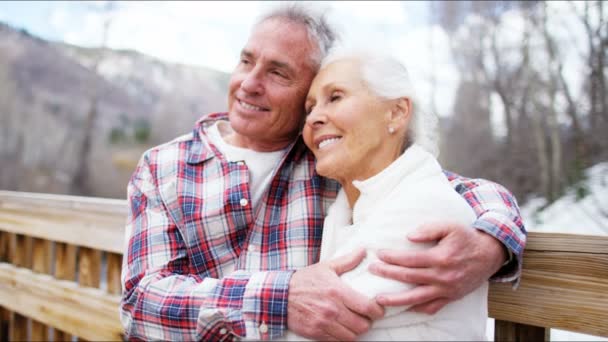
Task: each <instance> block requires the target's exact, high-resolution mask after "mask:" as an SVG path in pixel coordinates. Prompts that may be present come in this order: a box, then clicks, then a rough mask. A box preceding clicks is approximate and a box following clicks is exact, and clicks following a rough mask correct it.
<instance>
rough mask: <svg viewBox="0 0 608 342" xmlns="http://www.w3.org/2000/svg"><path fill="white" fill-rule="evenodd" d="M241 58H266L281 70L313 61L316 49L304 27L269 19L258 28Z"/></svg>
mask: <svg viewBox="0 0 608 342" xmlns="http://www.w3.org/2000/svg"><path fill="white" fill-rule="evenodd" d="M241 56H243V57H249V58H254V59H258V58H264V59H265V60H267V61H268V62H269V63H271V64H273V65H275V66H277V67H289V68H296V67H297V66H298V65H297V64H300V62H303V63H305V64H308V63H309V61H311V60H312V56H313V49H312V46H311V43H310V38H309V37H308V32H307V31H306V28H305V27H304V25H302V24H298V23H291V22H287V21H285V20H278V19H268V20H266V21H263V22H261V23H259V24H258V25H256V26H255V27H254V29H253V31H252V32H251V35H250V36H249V40H248V41H247V43H246V44H245V46H244V47H243V49H242V50H241Z"/></svg>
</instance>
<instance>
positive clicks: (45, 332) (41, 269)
mask: <svg viewBox="0 0 608 342" xmlns="http://www.w3.org/2000/svg"><path fill="white" fill-rule="evenodd" d="M51 248H52V245H51V241H48V240H43V239H38V238H34V239H33V245H32V270H33V271H34V272H38V273H45V274H49V273H51V259H52V255H51ZM31 340H32V341H48V340H49V327H48V326H46V325H44V324H42V323H40V322H37V321H35V320H32V337H31Z"/></svg>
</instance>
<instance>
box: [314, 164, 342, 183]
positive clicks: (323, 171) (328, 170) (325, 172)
mask: <svg viewBox="0 0 608 342" xmlns="http://www.w3.org/2000/svg"><path fill="white" fill-rule="evenodd" d="M316 170H317V173H318V174H319V175H320V176H323V177H325V178H331V179H333V180H337V181H339V180H340V179H339V178H340V175H339V173H338V172H336V171H337V170H339V168H338V167H337V166H335V165H323V164H319V163H318V162H317V167H316Z"/></svg>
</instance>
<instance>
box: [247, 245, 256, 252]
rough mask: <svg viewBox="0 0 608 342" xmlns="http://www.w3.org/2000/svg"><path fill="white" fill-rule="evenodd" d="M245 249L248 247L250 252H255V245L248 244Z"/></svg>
mask: <svg viewBox="0 0 608 342" xmlns="http://www.w3.org/2000/svg"><path fill="white" fill-rule="evenodd" d="M247 249H248V250H249V251H250V252H255V246H254V245H249V247H247Z"/></svg>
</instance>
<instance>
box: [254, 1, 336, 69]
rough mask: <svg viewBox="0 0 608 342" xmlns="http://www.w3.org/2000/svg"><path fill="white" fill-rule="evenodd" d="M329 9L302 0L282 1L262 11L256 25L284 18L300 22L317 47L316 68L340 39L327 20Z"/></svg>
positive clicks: (313, 60) (314, 63)
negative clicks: (294, 0) (293, 0)
mask: <svg viewBox="0 0 608 342" xmlns="http://www.w3.org/2000/svg"><path fill="white" fill-rule="evenodd" d="M327 11H328V10H327V9H324V8H321V7H319V6H315V7H313V4H308V3H301V2H282V3H279V5H277V6H274V7H273V8H271V9H270V10H269V11H267V12H265V13H262V15H261V16H260V17H259V18H258V20H257V21H256V24H255V25H254V26H257V25H259V24H260V23H262V22H264V21H266V20H269V19H282V20H285V21H287V22H290V23H295V24H300V25H303V26H304V27H305V28H306V31H307V32H308V39H309V40H310V42H311V43H314V44H315V45H316V47H317V52H316V53H315V55H313V56H311V58H312V62H313V65H314V67H315V68H316V69H318V68H319V66H320V65H321V60H323V58H325V56H326V55H327V53H328V52H329V50H330V49H331V48H332V46H333V45H334V43H335V42H336V41H337V40H338V39H339V35H338V33H337V31H336V29H335V28H334V27H333V26H332V25H331V24H330V23H329V21H328V20H327V17H326V15H327Z"/></svg>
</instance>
